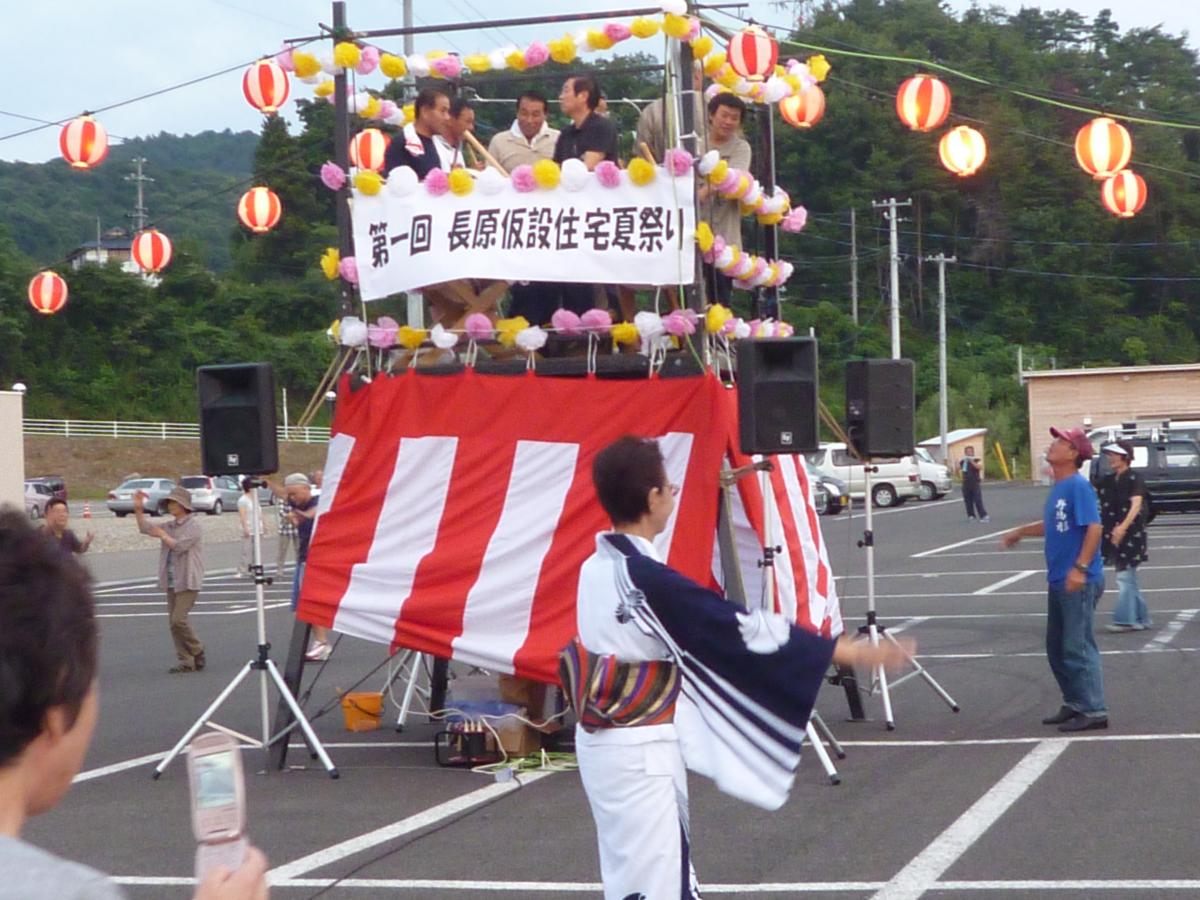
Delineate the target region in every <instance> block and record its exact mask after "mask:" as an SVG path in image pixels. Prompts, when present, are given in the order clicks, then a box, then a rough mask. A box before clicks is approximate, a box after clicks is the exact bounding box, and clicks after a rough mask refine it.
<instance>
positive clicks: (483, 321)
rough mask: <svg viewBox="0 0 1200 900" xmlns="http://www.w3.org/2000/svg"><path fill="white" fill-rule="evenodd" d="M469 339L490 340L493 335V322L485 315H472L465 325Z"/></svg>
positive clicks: (468, 317)
mask: <svg viewBox="0 0 1200 900" xmlns="http://www.w3.org/2000/svg"><path fill="white" fill-rule="evenodd" d="M463 327H464V328H465V329H466V332H467V337H469V338H470V339H471V340H473V341H487V340H490V339H491V337H492V334H493V330H492V320H491V319H489V318H488V317H487V316H485V315H484V314H483V313H471V314H470V315H469V316H467V321H466V322H464V323H463Z"/></svg>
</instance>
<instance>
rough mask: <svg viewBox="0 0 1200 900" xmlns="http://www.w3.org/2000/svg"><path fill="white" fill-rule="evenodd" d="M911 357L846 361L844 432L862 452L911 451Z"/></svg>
mask: <svg viewBox="0 0 1200 900" xmlns="http://www.w3.org/2000/svg"><path fill="white" fill-rule="evenodd" d="M914 400H915V398H914V394H913V361H912V360H911V359H860V360H855V361H854V362H848V363H846V434H847V435H848V436H849V438H850V442H851V443H852V444H853V445H854V447H855V449H856V450H858V452H859V453H860V454H861V455H863V456H907V455H908V454H910V453H912V452H913V407H914V405H915V402H914Z"/></svg>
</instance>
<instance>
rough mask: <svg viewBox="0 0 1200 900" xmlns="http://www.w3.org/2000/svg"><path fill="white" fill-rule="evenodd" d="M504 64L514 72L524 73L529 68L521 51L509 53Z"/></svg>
mask: <svg viewBox="0 0 1200 900" xmlns="http://www.w3.org/2000/svg"><path fill="white" fill-rule="evenodd" d="M504 63H505V65H507V66H508V67H509V68H510V69H512V70H513V71H514V72H524V71H525V69H526V68H528V67H527V66H526V65H525V54H524V53H522V52H521V51H520V50H511V51H509V53H508V55H506V56H505V57H504Z"/></svg>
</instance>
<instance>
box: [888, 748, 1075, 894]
mask: <svg viewBox="0 0 1200 900" xmlns="http://www.w3.org/2000/svg"><path fill="white" fill-rule="evenodd" d="M1068 746H1070V745H1069V744H1066V743H1064V742H1062V741H1043V742H1041V743H1039V744H1037V745H1035V746H1034V748H1033V749H1032V750H1030V751H1029V753H1028V754H1026V755H1025V757H1024V758H1023V759H1022V760H1021V761H1020V762H1019V763H1017V764H1016V765H1015V766H1013V767H1012V768H1011V769H1010V770H1009V771H1008V774H1006V775H1005V776H1004V777H1003V778H1001V779H1000V780H999V781H998V782H996V784H994V785H993V786H992V788H991V789H990V790H989V791H988V792H987V793H986V794H984V795H983V796H982V797H980V798H979V799H978V800H977V801H975V803H974V804H972V805H971V808H970V809H968V810H967V811H966V812H965V813H963V814H962V815H961V816H959V817H958V819H956V820H955V821H954V822H953V823H952V824H951V825H950V827H949V828H947V829H946V830H945V831H943V832H942V833H941V834H940V835H938V836H937V837H936V838H934V839H933V842H932V843H930V844H929V846H927V847H926V848H925V849H924V850H922V851H921V852H920V853H918V854H917V855H916V857H914V858H913V860H912V861H911V862H909V864H908V865H906V866H905V867H904V868H903V869H901V870H900V871H899V872H897V873H896V875H895V876H894V877H893V878H892V879H891V880H890V881H888V883H887V884H886V885H885V886H884V887H883V888H882V889H881V890H880V891H878V892H877V893H876V894H875V900H916V898H918V897H920V896H921V895H922V894H924V893H925V892H926V891H928V890H931V889H933V888H934V887H935V886H936V884H937V880H938V879H939V878H941V877H942V873H943V872H945V871H946V870H947V869H949V868H950V867H951V866H952V865H954V863H955V862H957V861H958V859H959V857H961V856H962V855H963V854H964V853H966V852H967V850H969V849H970V848H971V846H972V845H973V844H974V843H975V842H976V841H977V840H979V838H980V837H982V836H983V835H984V834H985V833H986V832H987V830H988V829H989V828H991V827H992V825H994V824H995V823H996V821H997V820H998V819H999V818H1000V817H1001V816H1003V815H1004V814H1005V813H1006V812H1008V810H1009V808H1010V807H1012V805H1013V804H1014V803H1016V802H1017V801H1018V800H1019V799H1021V797H1022V795H1024V793H1025V792H1026V791H1027V790H1029V788H1030V787H1031V786H1032V785H1033V783H1034V782H1035V781H1037V780H1038V779H1039V778H1041V777H1042V775H1043V774H1045V772H1046V770H1047V769H1049V768H1050V766H1051V765H1053V764H1054V761H1055V760H1056V759H1058V758H1059V756H1061V755H1062V754H1063V752H1064V751H1065V750H1066V749H1067V747H1068Z"/></svg>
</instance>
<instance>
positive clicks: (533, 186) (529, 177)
mask: <svg viewBox="0 0 1200 900" xmlns="http://www.w3.org/2000/svg"><path fill="white" fill-rule="evenodd" d="M512 186H513V188H514V189H515V190H516V191H518V192H520V193H522V194H528V193H531V192H532V191H535V190H537V180H536V179H535V178H534V177H533V166H531V165H521V166H517V167H516V168H515V169H513V170H512Z"/></svg>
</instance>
